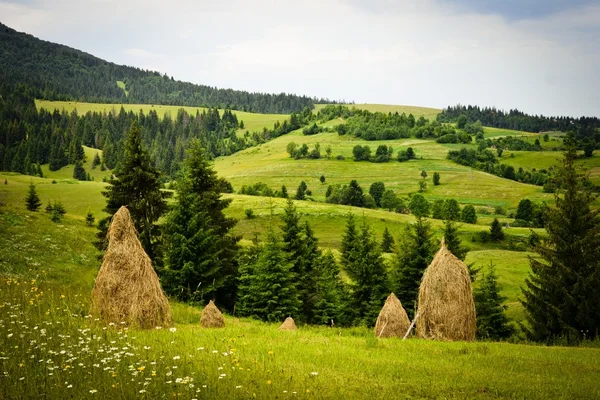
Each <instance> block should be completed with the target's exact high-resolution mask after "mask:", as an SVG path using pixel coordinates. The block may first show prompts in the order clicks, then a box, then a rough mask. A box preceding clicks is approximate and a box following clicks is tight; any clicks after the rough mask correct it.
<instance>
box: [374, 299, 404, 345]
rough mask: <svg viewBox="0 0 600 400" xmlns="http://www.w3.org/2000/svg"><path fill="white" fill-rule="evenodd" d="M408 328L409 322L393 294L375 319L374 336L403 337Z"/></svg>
mask: <svg viewBox="0 0 600 400" xmlns="http://www.w3.org/2000/svg"><path fill="white" fill-rule="evenodd" d="M409 326H410V320H409V319H408V315H407V314H406V311H404V308H403V307H402V304H401V303H400V300H398V298H397V297H396V295H395V294H394V293H392V294H390V295H389V296H388V298H387V300H386V301H385V304H384V305H383V308H382V309H381V311H380V312H379V316H378V317H377V322H376V323H375V336H377V337H404V335H405V334H406V331H407V330H408V327H409Z"/></svg>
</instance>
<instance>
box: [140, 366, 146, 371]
mask: <svg viewBox="0 0 600 400" xmlns="http://www.w3.org/2000/svg"><path fill="white" fill-rule="evenodd" d="M145 369H146V367H144V366H143V365H142V366H141V367H138V371H143V370H145Z"/></svg>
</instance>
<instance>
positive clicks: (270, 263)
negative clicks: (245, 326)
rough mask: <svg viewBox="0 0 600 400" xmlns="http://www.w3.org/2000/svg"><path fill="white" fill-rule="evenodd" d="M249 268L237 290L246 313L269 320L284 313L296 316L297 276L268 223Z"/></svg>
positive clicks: (297, 309)
mask: <svg viewBox="0 0 600 400" xmlns="http://www.w3.org/2000/svg"><path fill="white" fill-rule="evenodd" d="M251 270H252V278H251V279H250V280H249V282H248V287H247V288H244V291H243V292H242V293H241V295H242V299H243V301H247V302H248V304H247V305H245V306H244V307H247V311H248V315H250V316H252V317H255V318H258V319H261V320H263V321H269V322H281V321H283V320H284V319H285V318H286V317H288V316H291V317H292V318H297V317H298V314H299V313H300V311H299V310H300V307H301V302H300V298H299V296H298V289H297V276H296V274H294V272H293V271H292V264H291V263H290V262H289V261H288V257H287V255H286V254H285V252H284V251H283V249H282V246H281V243H280V242H279V239H278V237H277V233H275V230H274V229H273V228H272V227H271V228H270V229H269V231H268V232H267V241H266V243H265V245H264V247H263V249H262V251H261V252H260V255H259V256H258V258H257V260H256V262H255V263H254V264H253V265H252V267H251Z"/></svg>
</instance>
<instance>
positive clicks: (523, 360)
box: [0, 177, 600, 399]
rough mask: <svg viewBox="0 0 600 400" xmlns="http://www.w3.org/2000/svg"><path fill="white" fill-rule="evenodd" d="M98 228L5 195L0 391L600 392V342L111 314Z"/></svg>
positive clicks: (507, 256) (23, 394)
mask: <svg viewBox="0 0 600 400" xmlns="http://www.w3.org/2000/svg"><path fill="white" fill-rule="evenodd" d="M14 179H16V178H14V177H13V180H14ZM86 184H88V185H92V184H96V183H93V182H88V183H86ZM10 185H11V183H9V185H7V186H10ZM6 192H7V189H6V188H4V187H3V188H2V189H1V190H0V194H2V196H3V197H0V199H5V198H6V197H5V196H6ZM94 232H95V230H94V228H90V227H86V226H85V225H84V224H83V222H82V221H80V220H77V219H73V218H71V217H70V216H67V218H65V220H64V221H63V223H62V224H60V225H57V224H54V223H52V222H51V221H50V220H49V219H48V218H47V216H46V215H44V214H41V213H29V212H26V211H23V209H22V207H20V206H19V205H18V204H9V205H4V206H0V248H2V249H3V250H7V251H2V252H0V371H2V375H0V382H1V384H0V398H7V399H8V398H36V397H44V398H49V399H50V398H95V397H97V398H109V397H110V398H113V399H127V398H134V397H136V398H147V399H155V398H186V399H192V398H215V399H222V398H232V399H237V398H240V399H241V398H244V399H245V398H287V397H302V398H321V399H329V398H332V399H333V398H357V399H360V398H366V397H371V396H377V397H381V398H399V397H402V398H404V397H406V398H429V399H430V398H478V399H498V398H536V399H538V398H539V399H548V398H597V397H598V396H600V387H599V386H598V385H597V382H598V380H599V379H600V364H598V362H597V360H598V357H600V349H597V348H563V347H544V346H531V345H525V344H508V343H490V342H478V343H461V342H456V343H449V342H434V341H425V340H419V339H409V340H406V341H402V340H398V339H376V338H375V337H374V335H373V333H372V332H371V331H370V330H367V329H366V328H344V329H340V328H334V329H332V328H326V327H308V326H300V327H299V330H298V331H297V332H282V331H277V324H267V323H261V322H256V321H253V320H250V319H239V318H235V317H233V316H226V328H224V329H218V330H210V329H202V328H200V325H199V319H200V309H199V308H197V307H191V306H185V305H182V304H179V303H177V302H171V307H172V310H173V317H174V322H175V325H174V326H173V327H172V329H167V328H168V327H161V329H152V330H148V331H138V330H132V329H127V328H126V327H123V326H119V324H117V325H116V326H104V325H103V324H102V323H100V322H99V321H95V320H94V319H93V318H90V317H88V313H89V309H90V292H91V288H92V286H93V278H94V276H95V274H96V272H97V268H98V266H99V262H98V261H97V259H96V255H97V253H96V250H95V248H94V247H93V246H92V245H91V241H92V240H93V237H94V236H93V235H94ZM513 253H514V252H503V253H501V256H502V258H503V260H505V261H506V264H508V265H512V262H510V261H509V260H515V261H516V262H518V263H521V261H517V257H515V255H514V254H513ZM488 256H491V254H488V253H485V251H481V252H474V253H472V255H470V257H472V258H474V259H475V258H476V259H480V260H482V261H486V262H487V258H488ZM520 259H521V258H519V260H520ZM502 265H503V264H502V263H500V262H498V263H497V266H498V270H499V271H500V270H501V269H502V268H504V267H503V266H502ZM517 278H518V273H517V272H515V273H512V274H511V275H503V277H502V280H501V283H503V284H504V285H506V284H508V283H509V282H510V280H511V279H517Z"/></svg>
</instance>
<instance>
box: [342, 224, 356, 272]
mask: <svg viewBox="0 0 600 400" xmlns="http://www.w3.org/2000/svg"><path fill="white" fill-rule="evenodd" d="M357 246H358V233H357V232H356V223H355V222H354V215H353V214H350V213H348V216H347V217H346V229H345V231H344V234H343V235H342V266H343V267H344V269H347V268H348V267H349V265H350V264H351V263H352V262H353V261H354V258H355V257H356V254H355V253H356V247H357Z"/></svg>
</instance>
